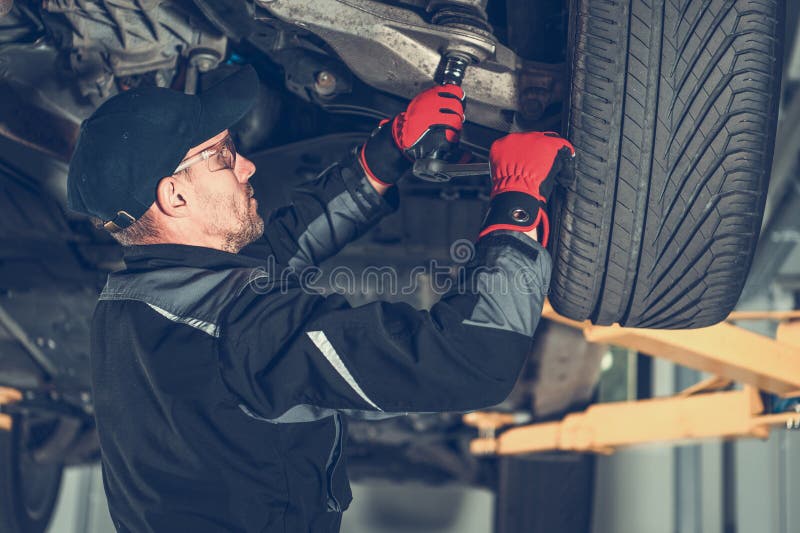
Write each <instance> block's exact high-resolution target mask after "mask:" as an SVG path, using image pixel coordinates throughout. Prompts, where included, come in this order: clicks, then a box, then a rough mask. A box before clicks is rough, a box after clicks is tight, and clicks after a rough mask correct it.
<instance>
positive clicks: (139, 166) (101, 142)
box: [67, 65, 258, 230]
mask: <svg viewBox="0 0 800 533" xmlns="http://www.w3.org/2000/svg"><path fill="white" fill-rule="evenodd" d="M257 94H258V75H257V74H256V72H255V70H254V69H253V67H251V66H249V65H248V66H245V67H243V68H241V69H239V70H238V71H237V72H235V73H234V74H232V75H230V76H228V77H227V78H225V79H223V80H222V81H220V82H219V83H217V84H216V85H214V86H212V87H210V88H209V89H208V90H206V91H204V92H203V93H202V94H199V95H190V94H184V93H182V92H179V91H174V90H172V89H165V88H161V87H142V88H134V89H130V90H128V91H125V92H123V93H120V94H118V95H115V96H113V97H111V98H109V99H108V100H107V101H105V102H104V103H103V104H102V105H101V106H100V107H99V108H97V110H96V111H95V112H94V113H92V116H90V117H89V118H87V119H86V120H84V121H83V123H82V124H81V131H80V136H79V137H78V143H77V145H76V146H75V151H74V152H73V154H72V160H71V161H70V165H69V174H68V176H67V206H68V207H69V208H70V209H71V210H73V211H76V212H78V213H82V214H85V215H89V216H94V217H98V218H99V219H100V220H102V221H103V222H104V223H105V227H106V228H107V229H110V230H115V229H118V228H125V227H127V226H130V225H131V224H132V223H133V222H134V221H135V220H136V219H138V218H139V217H140V216H142V215H143V214H144V213H145V211H147V210H148V209H149V208H150V206H151V205H152V204H153V202H154V201H155V199H156V187H157V185H158V182H159V181H161V179H162V178H163V177H165V176H171V175H172V173H173V172H174V171H175V169H176V168H177V166H178V164H179V163H180V162H181V160H182V159H183V157H184V156H185V155H186V152H188V151H189V149H190V148H191V147H193V146H197V145H198V144H201V143H203V142H204V141H206V140H208V139H210V138H211V137H213V136H215V135H217V134H218V133H219V132H221V131H223V130H225V129H226V128H229V127H231V126H233V125H234V124H235V123H236V122H238V121H239V120H240V119H241V118H242V117H243V116H244V115H245V114H246V113H247V112H248V111H249V110H250V108H251V107H252V106H253V104H254V103H255V101H256V96H257ZM115 226H116V227H115Z"/></svg>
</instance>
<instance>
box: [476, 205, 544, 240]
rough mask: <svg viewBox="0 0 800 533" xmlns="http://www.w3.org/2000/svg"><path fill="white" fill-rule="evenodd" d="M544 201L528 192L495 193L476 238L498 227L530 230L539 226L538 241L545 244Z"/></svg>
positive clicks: (512, 229)
mask: <svg viewBox="0 0 800 533" xmlns="http://www.w3.org/2000/svg"><path fill="white" fill-rule="evenodd" d="M544 207H545V203H544V202H543V201H542V200H540V199H538V198H536V197H535V196H532V195H530V194H528V193H524V192H519V191H508V192H501V193H499V194H496V195H495V196H494V197H493V198H492V200H491V202H490V204H489V211H488V212H487V213H486V218H485V219H484V221H483V229H482V230H481V232H480V235H479V236H478V238H480V237H483V236H484V235H486V234H488V233H490V232H492V231H495V230H499V229H505V230H511V231H522V232H526V231H530V230H532V229H534V228H536V227H538V226H541V228H542V231H541V232H540V241H541V243H542V246H547V240H548V232H549V229H550V228H549V220H548V218H547V214H546V213H545V211H544Z"/></svg>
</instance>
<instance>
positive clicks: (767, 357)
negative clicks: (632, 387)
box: [464, 304, 800, 455]
mask: <svg viewBox="0 0 800 533" xmlns="http://www.w3.org/2000/svg"><path fill="white" fill-rule="evenodd" d="M542 316H544V317H545V318H547V319H549V320H554V321H556V322H559V323H561V324H566V325H569V326H572V327H576V328H579V329H582V330H583V333H584V336H585V337H586V340H587V341H589V342H601V343H607V344H614V345H617V346H622V347H625V348H629V349H632V350H636V351H638V352H641V353H643V354H646V355H650V356H654V357H661V358H664V359H667V360H669V361H672V362H675V363H678V364H680V365H684V366H688V367H691V368H695V369H697V370H701V371H703V372H708V373H711V374H713V377H711V378H709V379H707V380H704V381H702V382H700V383H698V384H696V385H693V386H692V387H689V388H688V389H686V390H684V391H682V392H680V393H678V394H677V395H675V396H672V397H667V398H653V399H648V400H639V401H631V402H614V403H602V404H595V405H591V406H590V407H589V408H588V409H586V411H584V412H580V413H571V414H569V415H567V416H566V417H564V419H563V420H560V421H557V422H545V423H539V424H531V425H525V426H516V427H512V428H511V429H508V430H506V431H503V432H502V433H500V434H499V435H497V432H498V431H499V430H500V429H502V428H503V427H507V426H509V425H512V424H514V421H513V419H512V418H510V417H502V416H498V414H497V413H487V412H475V413H469V414H467V415H465V416H464V422H465V423H466V424H469V425H472V426H475V427H477V428H478V429H479V433H480V435H479V438H477V439H474V440H473V441H472V443H471V446H470V449H471V451H472V452H473V453H475V454H499V455H507V454H526V453H533V452H541V451H548V450H570V451H583V452H596V453H612V452H613V451H615V450H616V449H617V448H619V447H623V446H630V445H636V444H646V443H653V442H665V441H672V442H680V441H691V440H696V439H702V438H711V437H716V438H735V437H756V438H767V437H768V436H769V432H770V429H771V427H772V426H775V425H785V426H786V427H789V428H795V427H800V413H776V414H764V404H763V402H762V400H761V394H760V391H762V390H763V391H767V392H771V393H774V394H777V395H780V396H783V397H794V396H800V320H792V319H796V318H798V317H800V313H799V312H796V311H789V312H780V313H764V314H761V313H746V314H745V313H742V314H738V315H737V314H735V313H734V314H732V315H731V316H730V317H729V320H752V319H765V318H766V319H773V320H775V319H777V320H785V322H782V323H781V324H780V326H779V328H778V335H777V338H776V339H771V338H768V337H765V336H762V335H758V334H755V333H752V332H750V331H747V330H745V329H743V328H740V327H737V326H734V325H731V324H728V323H721V324H717V325H714V326H711V327H707V328H700V329H694V330H648V329H637V328H623V327H620V326H617V325H615V326H593V325H592V324H590V323H589V322H576V321H574V320H569V319H567V318H564V317H561V316H559V315H558V314H556V313H555V311H554V310H553V308H552V307H551V306H550V305H549V304H546V305H545V309H544V312H543V315H542ZM734 381H738V382H741V383H743V384H744V387H743V389H741V390H720V389H724V388H726V387H728V386H729V385H730V384H731V383H732V382H734ZM518 423H519V422H517V424H518Z"/></svg>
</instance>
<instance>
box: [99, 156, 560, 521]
mask: <svg viewBox="0 0 800 533" xmlns="http://www.w3.org/2000/svg"><path fill="white" fill-rule="evenodd" d="M393 194H394V193H393V192H391V191H390V193H389V194H388V195H387V197H381V196H380V195H378V194H377V193H376V192H375V191H374V189H373V188H372V187H371V185H370V184H369V183H368V182H367V180H366V179H365V176H364V174H363V171H362V170H361V168H360V166H359V165H358V163H357V162H355V161H353V160H347V161H345V162H343V163H342V164H340V165H336V166H334V167H332V168H330V169H329V170H327V171H326V172H324V173H323V174H322V175H321V176H320V177H319V178H318V179H317V180H315V181H313V182H311V183H310V184H308V185H306V186H304V187H302V188H300V189H298V190H297V191H296V192H295V195H294V198H293V204H292V205H291V206H289V207H287V208H284V209H280V210H278V211H276V212H275V213H274V215H273V216H272V217H271V218H270V220H268V221H267V224H266V226H267V227H266V231H265V236H264V239H262V241H261V242H260V243H259V244H258V245H257V246H254V247H251V248H250V250H251V253H249V254H247V255H245V254H230V253H226V252H222V251H219V250H213V249H209V248H201V247H194V246H183V245H171V244H170V245H167V244H165V245H151V246H134V247H130V248H127V249H126V252H125V269H124V270H121V271H119V272H115V273H113V274H111V275H110V276H109V279H108V283H107V285H106V287H105V289H104V290H103V292H102V294H101V296H100V301H99V302H98V304H97V308H96V311H95V315H94V321H93V331H92V346H91V356H92V370H93V375H92V377H93V386H94V398H95V405H96V417H97V425H98V430H99V434H100V442H101V447H102V463H103V477H104V483H105V489H106V494H107V495H108V501H109V507H110V510H111V516H112V518H113V520H114V524H115V525H116V527H117V529H118V530H120V531H134V532H137V533H138V532H147V531H159V532H175V531H192V532H194V533H200V532H206V531H226V532H236V531H248V532H249V531H253V532H255V531H258V532H292V533H295V532H305V531H313V532H334V531H338V529H339V524H340V521H341V513H342V511H343V510H344V509H346V508H347V506H348V504H349V502H350V500H351V494H350V488H349V483H348V479H347V474H346V471H345V465H344V458H343V453H344V452H343V450H342V442H343V436H344V431H345V426H344V424H345V421H344V419H343V416H342V415H343V414H356V415H358V416H362V417H364V416H366V417H370V416H374V417H381V416H388V415H391V414H396V413H408V412H432V411H468V410H472V409H477V408H482V407H487V406H491V405H493V404H496V403H499V402H501V401H502V400H503V399H504V398H505V397H506V396H507V395H508V393H509V392H510V391H511V388H512V386H513V385H514V382H515V380H516V378H517V374H518V373H519V370H520V368H521V366H522V364H523V362H524V361H525V358H526V356H527V354H528V353H529V350H530V347H531V339H532V336H533V332H534V329H535V328H536V325H537V323H538V320H539V316H540V313H541V308H542V304H543V300H544V296H545V294H546V291H547V286H548V283H549V279H550V259H549V256H548V254H547V252H546V251H545V250H544V249H543V248H542V247H541V246H540V245H539V244H538V243H536V242H534V241H533V240H531V239H529V238H528V237H526V236H524V235H522V234H520V233H515V232H503V231H498V232H495V233H493V234H490V235H489V236H486V237H484V238H483V239H481V240H480V242H479V243H478V244H477V248H476V258H475V259H474V260H473V261H472V262H471V263H470V264H469V265H468V268H467V273H468V274H472V275H473V276H472V279H473V282H472V283H467V284H465V285H464V286H459V287H458V288H457V289H456V288H454V289H453V290H452V291H451V292H450V293H448V294H447V295H445V296H444V297H442V298H441V301H440V302H439V303H437V304H436V305H434V306H433V308H432V309H431V310H430V311H418V310H415V309H414V308H412V307H410V306H408V305H406V304H395V303H386V302H375V303H371V304H368V305H364V306H361V307H356V308H353V307H351V306H350V305H349V304H348V303H347V301H346V300H345V299H344V297H342V296H339V295H334V296H328V297H324V296H322V295H320V294H318V293H315V292H314V291H310V290H307V289H306V288H304V287H303V284H302V280H301V279H299V278H300V276H293V275H288V276H287V275H285V273H284V274H280V275H278V274H276V272H274V271H271V270H274V269H271V268H268V261H266V259H267V258H268V257H270V256H271V257H272V259H270V261H272V262H273V263H274V264H276V265H278V266H279V267H282V266H291V267H293V269H294V271H295V272H298V271H301V270H302V269H303V268H305V267H307V266H309V265H314V264H318V263H319V262H320V261H322V260H324V259H325V258H327V257H329V256H331V255H332V254H334V253H336V252H337V251H339V250H340V249H341V248H342V247H343V246H344V245H345V244H347V243H348V242H350V241H351V240H353V239H354V238H356V237H357V236H359V235H361V234H362V233H364V231H366V230H367V229H368V228H369V227H371V226H372V225H373V224H374V223H375V222H376V221H377V220H379V219H380V218H381V217H382V216H383V215H385V214H386V213H388V212H391V211H392V210H393V209H395V208H396V203H397V202H396V197H394V196H393ZM252 250H261V253H262V255H261V256H260V257H259V256H255V255H253V253H252ZM284 272H285V271H284ZM521 273H522V275H521ZM276 278H279V279H276Z"/></svg>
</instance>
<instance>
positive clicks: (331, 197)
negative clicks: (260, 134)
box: [263, 156, 398, 272]
mask: <svg viewBox="0 0 800 533" xmlns="http://www.w3.org/2000/svg"><path fill="white" fill-rule="evenodd" d="M386 189H388V187H387V188H386ZM397 204H398V195H397V191H396V190H393V189H390V190H384V191H378V190H377V189H376V188H375V186H373V185H372V183H371V181H370V178H369V177H368V175H367V174H366V172H365V171H364V169H363V168H362V166H361V164H360V162H359V161H358V159H357V158H356V157H354V156H351V157H349V158H347V159H345V160H343V161H341V162H339V163H337V164H336V165H334V166H332V167H330V168H328V169H327V170H325V171H324V172H323V173H322V174H321V175H320V176H318V177H317V178H316V179H314V180H312V181H309V182H308V183H304V184H302V185H300V186H298V187H296V188H295V189H294V190H293V191H292V197H291V204H289V205H288V206H286V207H282V208H279V209H277V210H275V211H274V212H273V213H272V214H271V216H270V217H269V219H268V220H267V221H266V224H265V227H264V237H263V239H264V243H265V244H266V245H267V247H268V253H270V254H272V255H274V257H275V260H276V263H277V264H278V265H281V266H289V267H292V268H293V269H294V270H295V271H297V272H300V271H302V270H303V268H305V267H307V266H311V265H319V264H320V263H321V262H322V261H324V260H325V259H327V258H328V257H331V256H332V255H334V254H336V253H337V252H339V250H341V249H342V248H343V247H344V246H345V245H346V244H347V243H349V242H351V241H353V240H355V239H357V238H358V237H360V236H361V235H363V234H364V233H365V232H366V231H367V230H369V229H370V228H371V227H372V226H373V225H375V224H376V223H377V222H378V221H379V220H380V219H381V218H383V217H384V216H385V215H386V214H388V213H391V212H393V211H394V210H395V209H396V208H397Z"/></svg>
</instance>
